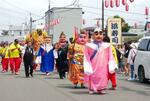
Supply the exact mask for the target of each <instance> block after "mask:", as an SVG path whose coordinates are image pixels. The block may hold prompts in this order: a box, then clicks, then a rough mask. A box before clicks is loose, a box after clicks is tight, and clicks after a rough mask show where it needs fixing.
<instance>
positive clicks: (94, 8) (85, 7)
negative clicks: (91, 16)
mask: <svg viewBox="0 0 150 101" xmlns="http://www.w3.org/2000/svg"><path fill="white" fill-rule="evenodd" d="M80 6H82V7H85V8H91V9H96V10H99V9H102V8H98V7H91V6H85V5H80ZM105 11H112V12H116V11H117V12H121V13H126V14H136V15H143V16H144V15H145V14H142V13H137V12H128V13H127V12H126V11H122V10H113V9H105Z"/></svg>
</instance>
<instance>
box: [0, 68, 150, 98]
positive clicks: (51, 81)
mask: <svg viewBox="0 0 150 101" xmlns="http://www.w3.org/2000/svg"><path fill="white" fill-rule="evenodd" d="M117 78H118V88H117V90H116V91H111V90H106V94H105V95H99V94H94V95H89V94H88V90H87V89H81V88H78V89H74V88H73V87H72V85H71V83H70V82H69V81H68V80H67V79H64V80H61V79H58V75H57V74H52V75H51V76H45V75H42V74H41V73H40V72H35V73H34V77H33V78H25V76H24V71H23V70H22V71H21V74H20V75H11V74H10V72H8V73H6V74H2V73H0V101H109V100H110V101H149V100H150V84H141V83H139V82H137V81H132V82H131V81H127V80H126V78H125V77H123V76H122V75H118V77H117Z"/></svg>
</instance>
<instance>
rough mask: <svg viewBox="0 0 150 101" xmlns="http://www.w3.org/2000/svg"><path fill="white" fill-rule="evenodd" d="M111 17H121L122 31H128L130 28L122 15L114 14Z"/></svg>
mask: <svg viewBox="0 0 150 101" xmlns="http://www.w3.org/2000/svg"><path fill="white" fill-rule="evenodd" d="M113 18H121V26H122V32H128V31H129V30H130V26H129V25H128V23H126V22H125V20H124V19H123V18H122V17H120V16H119V15H115V16H114V17H113Z"/></svg>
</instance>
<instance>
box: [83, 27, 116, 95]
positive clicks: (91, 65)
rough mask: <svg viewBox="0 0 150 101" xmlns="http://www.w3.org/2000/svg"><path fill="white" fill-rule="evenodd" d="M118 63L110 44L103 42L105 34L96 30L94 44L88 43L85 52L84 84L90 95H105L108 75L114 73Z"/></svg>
mask: <svg viewBox="0 0 150 101" xmlns="http://www.w3.org/2000/svg"><path fill="white" fill-rule="evenodd" d="M115 67H116V62H115V60H114V57H113V54H112V48H111V45H110V44H109V43H105V42H103V32H102V30H101V29H99V28H96V29H95V30H94V33H93V42H91V43H87V44H86V46H85V50H84V73H85V78H84V83H85V85H86V86H87V87H88V88H89V93H90V94H93V93H94V92H96V93H100V94H104V92H102V90H104V89H106V87H107V84H108V73H109V72H110V73H114V72H115Z"/></svg>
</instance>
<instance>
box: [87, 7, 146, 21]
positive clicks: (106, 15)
mask: <svg viewBox="0 0 150 101" xmlns="http://www.w3.org/2000/svg"><path fill="white" fill-rule="evenodd" d="M85 12H87V13H90V14H95V15H100V14H99V13H97V12H92V11H87V10H85ZM104 16H105V17H110V16H112V15H109V14H105V15H104ZM126 19H127V20H130V21H137V19H131V18H126ZM139 21H140V20H139ZM142 22H143V21H142Z"/></svg>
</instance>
